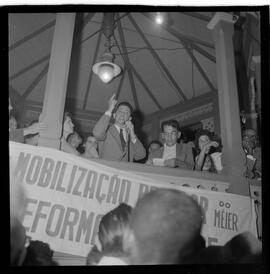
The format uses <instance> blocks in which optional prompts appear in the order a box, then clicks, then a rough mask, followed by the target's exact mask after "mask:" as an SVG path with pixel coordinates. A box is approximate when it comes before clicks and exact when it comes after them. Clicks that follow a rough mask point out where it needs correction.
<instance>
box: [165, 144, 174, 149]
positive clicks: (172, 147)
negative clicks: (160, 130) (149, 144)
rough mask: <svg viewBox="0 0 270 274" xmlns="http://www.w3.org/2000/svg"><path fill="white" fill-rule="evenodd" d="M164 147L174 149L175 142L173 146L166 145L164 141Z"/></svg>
mask: <svg viewBox="0 0 270 274" xmlns="http://www.w3.org/2000/svg"><path fill="white" fill-rule="evenodd" d="M164 148H165V149H174V148H176V143H175V144H174V145H173V146H167V145H166V143H164Z"/></svg>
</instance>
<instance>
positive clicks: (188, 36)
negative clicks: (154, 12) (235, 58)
mask: <svg viewBox="0 0 270 274" xmlns="http://www.w3.org/2000/svg"><path fill="white" fill-rule="evenodd" d="M91 22H92V23H94V24H98V25H101V24H102V22H97V21H94V20H92V21H91ZM122 28H123V30H125V31H129V32H135V33H136V32H137V31H136V30H134V29H130V28H125V27H123V26H122ZM178 31H179V30H178ZM180 33H181V34H182V35H184V36H186V37H187V38H188V39H189V40H192V41H193V42H194V43H197V44H201V45H203V46H205V47H208V48H211V49H215V46H214V43H209V42H207V41H203V40H201V39H198V38H197V37H194V36H191V35H188V34H185V33H183V32H180ZM143 34H144V35H145V36H146V37H154V38H158V39H160V40H164V41H169V42H172V43H177V44H179V41H178V40H173V39H169V38H165V37H162V36H160V35H154V34H150V33H148V32H143Z"/></svg>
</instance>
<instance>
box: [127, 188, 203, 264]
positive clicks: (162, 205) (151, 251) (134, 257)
mask: <svg viewBox="0 0 270 274" xmlns="http://www.w3.org/2000/svg"><path fill="white" fill-rule="evenodd" d="M201 216H202V212H201V208H200V207H199V205H198V204H197V202H196V201H195V200H193V199H192V198H191V197H190V196H188V195H187V194H185V193H184V192H181V191H178V190H174V189H158V190H155V191H151V192H149V193H147V194H146V195H144V196H143V197H142V198H141V199H140V200H139V201H138V202H137V204H136V206H135V208H134V210H133V212H132V213H131V218H130V229H129V230H128V231H127V232H126V235H125V240H124V249H125V250H126V251H127V252H129V254H130V262H131V264H135V265H136V264H176V263H184V262H185V261H186V260H188V259H189V258H190V257H191V256H193V254H195V252H197V251H198V250H199V246H200V245H199V244H198V243H200V244H201V236H200V231H201V226H202V217H201ZM203 244H204V242H203ZM203 247H204V245H202V246H201V248H203Z"/></svg>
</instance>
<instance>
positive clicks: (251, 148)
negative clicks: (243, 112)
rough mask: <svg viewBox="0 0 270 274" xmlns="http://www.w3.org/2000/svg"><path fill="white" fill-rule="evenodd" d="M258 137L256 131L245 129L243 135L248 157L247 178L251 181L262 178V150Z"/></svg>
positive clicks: (244, 147)
mask: <svg viewBox="0 0 270 274" xmlns="http://www.w3.org/2000/svg"><path fill="white" fill-rule="evenodd" d="M257 140H258V136H257V132H256V130H254V129H245V130H244V131H243V134H242V144H243V149H244V151H245V153H246V157H247V163H246V165H247V170H246V174H245V175H246V177H247V178H249V179H254V178H260V177H261V172H262V170H261V148H260V147H259V146H258V142H257Z"/></svg>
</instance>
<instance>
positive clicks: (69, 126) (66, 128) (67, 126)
mask: <svg viewBox="0 0 270 274" xmlns="http://www.w3.org/2000/svg"><path fill="white" fill-rule="evenodd" d="M73 132H74V124H73V122H72V119H71V115H70V113H69V112H65V114H64V123H63V134H62V138H61V149H60V150H62V151H64V152H67V153H71V154H74V155H80V153H79V152H78V151H77V150H76V149H75V148H74V147H72V146H71V145H70V144H69V143H68V142H67V138H68V136H69V135H70V134H72V133H73Z"/></svg>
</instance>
